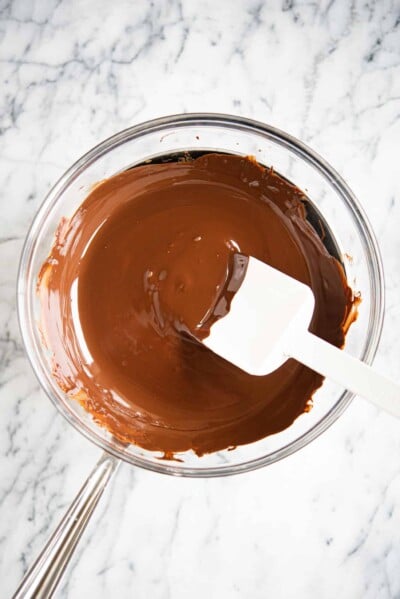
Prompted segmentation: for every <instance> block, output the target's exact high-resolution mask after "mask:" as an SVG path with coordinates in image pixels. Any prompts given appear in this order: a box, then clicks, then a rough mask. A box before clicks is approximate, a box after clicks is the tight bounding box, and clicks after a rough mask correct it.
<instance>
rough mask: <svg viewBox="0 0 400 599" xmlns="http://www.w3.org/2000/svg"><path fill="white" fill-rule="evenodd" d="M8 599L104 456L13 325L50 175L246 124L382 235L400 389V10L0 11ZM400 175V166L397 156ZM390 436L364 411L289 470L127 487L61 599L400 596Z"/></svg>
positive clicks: (1, 523)
mask: <svg viewBox="0 0 400 599" xmlns="http://www.w3.org/2000/svg"><path fill="white" fill-rule="evenodd" d="M0 75H1V85H0V132H1V144H0V207H1V219H0V306H1V308H0V368H1V370H0V473H1V475H0V596H1V597H2V598H6V597H9V596H10V595H11V594H12V592H13V590H14V589H15V587H16V585H17V583H18V581H19V579H20V578H21V576H22V574H23V572H24V570H25V569H26V568H27V567H28V565H29V564H30V563H31V562H32V559H33V558H35V555H36V554H37V552H38V551H39V549H40V548H41V547H42V545H43V543H44V541H45V540H46V539H47V537H48V535H49V533H50V532H51V531H52V529H53V528H54V526H55V525H56V523H57V521H58V520H59V518H60V516H61V515H62V513H63V511H64V510H65V508H66V506H67V505H68V504H69V502H70V501H71V499H72V497H73V495H74V494H75V492H76V490H77V489H78V487H79V485H80V484H81V482H82V481H83V480H84V479H85V477H86V475H87V474H88V472H89V471H90V469H91V467H92V465H93V464H94V462H95V461H96V460H97V458H98V455H99V450H98V449H97V448H96V447H94V446H92V445H91V444H90V443H89V442H88V441H86V440H85V439H84V438H82V437H81V436H79V435H78V433H76V432H75V431H74V430H72V429H71V428H70V427H69V426H68V425H67V423H66V422H65V421H64V420H63V419H62V417H61V416H60V415H58V414H57V413H56V411H55V409H54V408H53V406H52V405H51V404H50V402H49V401H48V400H47V399H46V397H45V396H44V393H43V392H42V391H41V390H40V389H39V388H38V384H37V382H36V380H35V378H34V376H33V374H32V372H31V369H30V367H29V365H28V362H27V359H26V357H25V354H24V350H23V347H22V344H21V340H20V335H19V331H18V325H17V316H16V306H15V282H16V273H17V264H18V258H19V253H20V250H21V247H22V243H23V239H24V236H25V234H26V231H27V228H28V226H29V223H30V221H31V219H32V217H33V215H34V213H35V211H36V209H37V208H38V206H39V204H40V203H41V201H42V199H43V197H44V195H45V193H46V192H47V191H48V190H49V188H50V187H51V185H52V184H53V183H54V182H55V181H56V179H57V178H58V176H59V175H60V174H61V173H62V172H63V171H64V170H65V168H66V167H68V166H69V165H70V164H71V163H72V162H73V161H74V160H75V159H76V158H78V157H79V156H80V155H81V154H82V153H83V152H85V151H86V150H88V149H89V148H90V147H91V146H93V145H94V144H96V143H97V142H99V141H100V140H102V139H103V138H105V137H107V136H109V135H110V134H112V133H114V132H116V131H117V130H119V129H122V128H124V127H126V126H128V125H131V124H134V123H138V122H140V121H143V120H145V119H148V118H152V117H155V116H159V115H165V114H169V113H177V112H182V111H215V112H217V111H220V112H228V113H234V114H240V115H246V116H249V117H254V118H257V119H260V120H263V121H265V122H268V123H270V124H272V125H275V126H278V127H280V128H282V129H285V130H287V131H288V132H290V133H292V134H294V135H296V136H298V137H300V138H301V139H302V140H304V141H306V142H307V143H309V144H310V145H311V146H312V147H314V148H315V149H316V150H317V151H319V152H320V153H321V154H322V155H324V156H325V157H326V158H327V159H328V161H330V162H331V163H332V164H333V165H334V166H335V167H336V168H337V170H338V171H339V172H340V173H341V174H342V175H343V176H344V177H345V179H346V180H347V181H348V183H349V184H350V186H351V187H352V188H353V190H354V191H355V193H356V195H357V196H358V197H359V198H360V200H361V202H362V204H363V206H364V208H365V210H366V212H367V214H368V216H369V218H370V220H371V223H372V225H373V227H374V230H375V232H376V234H377V236H378V239H379V242H380V247H381V251H382V255H383V261H384V265H385V273H386V287H387V306H386V321H385V327H384V332H383V336H382V342H381V345H380V349H379V352H378V356H377V359H376V366H377V367H378V368H380V369H381V371H382V372H384V373H386V374H388V375H391V376H393V377H396V378H397V379H398V380H399V379H400V367H399V364H400V340H399V333H400V274H399V273H400V236H399V227H400V200H399V197H400V184H399V181H400V179H399V170H398V168H399V167H398V164H399V160H398V156H399V139H400V3H399V0H375V1H374V0H369V1H366V0H362V1H361V0H353V1H352V2H349V1H347V0H321V1H314V2H310V1H300V0H282V1H278V0H276V1H275V0H269V1H266V2H262V1H258V0H256V1H253V0H233V1H229V0H221V1H220V2H215V1H214V2H212V1H209V0H198V1H194V0H192V1H191V0H187V1H186V2H183V1H180V0H169V1H168V0H165V1H164V0H154V1H153V2H147V1H146V0H136V1H135V2H131V1H122V0H119V1H114V2H109V1H108V0H87V1H82V2H78V1H75V2H74V1H69V0H36V1H34V0H0ZM396 154H397V155H396ZM399 530H400V424H399V423H398V422H397V421H395V420H394V419H393V418H390V417H389V416H387V415H385V414H383V413H379V412H378V411H377V410H376V409H374V408H373V407H371V406H370V405H367V404H366V403H365V402H362V401H361V400H358V401H355V402H353V404H352V405H351V407H350V408H349V409H348V410H347V412H346V413H345V414H344V415H343V416H342V417H341V418H340V420H339V421H338V422H337V423H336V424H335V425H334V426H333V427H332V428H331V429H330V430H329V431H328V432H327V433H326V434H324V435H323V436H322V437H320V438H319V439H318V440H316V441H315V442H313V443H312V444H311V445H309V446H308V447H307V448H305V449H304V450H302V451H301V452H300V453H298V454H296V455H294V456H292V457H290V458H288V459H286V460H285V461H283V462H281V463H279V464H276V465H274V466H271V467H269V468H266V469H264V470H260V471H257V472H253V473H250V474H246V475H242V476H239V477H233V478H227V479H215V480H175V479H172V478H168V477H165V476H161V475H155V474H151V473H148V472H144V471H139V470H134V469H133V468H131V467H129V466H126V465H124V466H122V468H121V469H120V471H119V472H118V474H117V477H116V479H115V480H114V483H113V485H112V486H111V487H110V488H109V490H108V491H107V493H106V495H105V496H104V498H103V501H102V503H101V505H100V507H99V510H98V512H97V513H96V515H95V517H94V519H93V521H92V522H91V523H90V525H89V528H88V530H87V532H86V534H85V536H84V538H83V540H82V543H81V545H80V547H79V550H78V552H77V554H76V556H75V558H74V559H73V562H72V564H71V567H70V568H69V569H68V572H67V575H66V577H65V579H64V581H63V583H62V585H61V587H60V589H59V591H58V594H57V596H58V597H60V598H64V599H65V598H67V597H68V598H74V599H75V598H81V597H89V596H92V597H96V598H98V599H105V598H111V597H116V596H118V597H121V598H128V597H129V598H130V597H135V598H136V599H145V598H148V597H151V598H152V599H167V598H172V597H173V598H174V599H180V598H183V597H188V596H190V597H195V598H197V597H198V598H200V597H203V596H205V595H206V596H207V597H209V598H210V599H211V598H214V597H215V598H217V597H218V598H220V597H223V598H224V599H238V598H248V597H252V599H259V598H260V599H261V598H265V597H274V598H275V599H276V598H284V599H291V598H294V597H296V599H303V598H304V599H309V598H314V597H316V598H328V599H331V598H332V599H333V598H336V597H341V598H342V599H358V598H360V599H361V598H362V599H378V598H379V599H389V598H396V597H400V567H399V565H400V536H399Z"/></svg>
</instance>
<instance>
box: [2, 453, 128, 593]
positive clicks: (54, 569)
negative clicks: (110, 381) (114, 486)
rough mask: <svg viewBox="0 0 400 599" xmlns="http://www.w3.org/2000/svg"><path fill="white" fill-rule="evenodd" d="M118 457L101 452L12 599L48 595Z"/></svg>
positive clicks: (68, 559) (66, 561) (66, 563)
mask: <svg viewBox="0 0 400 599" xmlns="http://www.w3.org/2000/svg"><path fill="white" fill-rule="evenodd" d="M119 464H120V460H119V459H118V458H115V457H113V456H111V455H110V454H108V453H107V452H104V454H103V455H102V456H101V458H100V460H99V461H98V462H97V464H96V466H95V467H94V469H93V470H92V472H91V473H90V475H89V477H88V478H87V480H86V482H85V483H84V484H83V486H82V488H81V489H80V491H79V493H78V494H77V496H76V497H75V499H74V501H73V502H72V504H71V506H70V507H69V508H68V511H67V512H66V514H65V515H64V517H63V519H62V520H61V522H60V524H59V525H58V527H57V528H56V530H55V531H54V533H53V534H52V536H51V537H50V539H49V540H48V541H47V543H46V545H45V546H44V548H43V550H42V551H41V553H40V555H39V556H38V558H37V559H36V561H35V562H34V564H33V565H32V566H31V567H30V569H29V570H28V572H27V573H26V574H25V576H24V578H23V580H22V582H21V584H20V585H19V587H18V589H17V590H16V591H15V593H14V595H13V598H12V599H33V598H34V599H49V598H50V597H51V596H52V595H53V593H54V591H55V590H56V588H57V585H58V583H59V582H60V580H61V578H62V575H63V574H64V571H65V568H66V567H67V565H68V563H69V561H70V559H71V556H72V554H73V552H74V550H75V547H76V546H77V544H78V542H79V539H80V537H81V535H82V533H83V531H84V530H85V528H86V525H87V523H88V522H89V519H90V517H91V515H92V514H93V512H94V509H95V507H96V505H97V503H98V501H99V499H100V497H101V496H102V494H103V491H104V489H105V488H106V486H107V484H108V482H109V481H110V479H111V477H112V475H113V474H114V472H115V471H116V470H117V468H118V466H119Z"/></svg>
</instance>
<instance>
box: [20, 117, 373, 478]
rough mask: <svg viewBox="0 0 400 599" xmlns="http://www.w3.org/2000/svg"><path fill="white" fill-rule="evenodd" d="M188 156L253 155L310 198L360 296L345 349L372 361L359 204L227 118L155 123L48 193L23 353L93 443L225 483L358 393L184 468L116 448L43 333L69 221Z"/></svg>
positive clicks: (317, 404) (309, 157)
mask: <svg viewBox="0 0 400 599" xmlns="http://www.w3.org/2000/svg"><path fill="white" fill-rule="evenodd" d="M185 150H188V151H221V152H229V153H233V154H239V155H253V156H255V157H256V159H257V160H258V161H259V162H260V163H262V164H264V165H267V166H273V167H274V169H275V170H276V171H278V172H279V173H280V174H281V175H283V176H285V177H286V178H287V179H289V180H291V181H292V182H294V183H295V184H296V185H297V186H298V187H300V188H301V189H303V190H304V191H305V192H306V194H307V196H308V197H309V199H310V200H311V201H312V203H313V205H314V207H315V208H316V209H317V211H319V212H320V213H321V216H322V217H323V219H325V221H327V223H328V224H329V227H330V229H331V231H332V232H333V236H334V239H335V243H336V249H337V251H338V252H339V255H340V256H341V259H342V262H343V264H344V266H345V269H346V273H347V278H348V281H349V284H350V285H351V286H352V288H353V290H354V291H356V292H359V293H360V294H361V297H362V303H361V305H360V307H359V316H358V319H357V321H356V322H355V323H354V324H353V325H352V327H351V328H350V331H349V333H348V335H347V337H346V351H347V352H349V353H350V354H352V355H354V356H356V357H357V358H359V359H361V360H363V361H364V362H366V363H371V361H372V359H373V357H374V355H375V352H376V349H377V346H378V342H379V337H380V334H381V329H382V321H383V308H384V285H383V272H382V265H381V259H380V255H379V250H378V247H377V243H376V240H375V237H374V235H373V233H372V231H371V227H370V225H369V223H368V221H367V219H366V217H365V215H364V212H363V210H362V208H361V207H360V205H359V203H358V201H357V199H356V198H355V197H354V195H353V193H352V192H351V190H350V189H349V188H348V186H347V185H346V183H345V182H344V181H343V179H342V178H341V177H340V176H339V175H338V174H337V173H336V172H335V170H334V169H333V168H332V167H331V166H329V165H328V164H327V163H326V162H325V160H323V159H322V158H321V157H320V156H318V155H317V154H316V153H315V152H313V151H312V150H311V149H310V148H308V147H307V146H306V145H304V144H303V143H301V142H300V141H298V140H296V139H295V138H293V137H291V136H290V135H288V134H286V133H284V132H282V131H279V130H278V129H275V128H273V127H270V126H268V125H264V124H262V123H259V122H256V121H252V120H249V119H244V118H241V117H234V116H228V115H219V114H183V115H176V116H170V117H165V118H159V119H155V120H152V121H148V122H146V123H143V124H140V125H137V126H134V127H130V128H129V129H126V130H124V131H121V132H120V133H117V134H116V135H113V136H112V137H110V138H109V139H107V140H105V141H103V142H102V143H100V144H99V145H97V146H96V147H95V148H93V149H92V150H90V151H89V152H88V153H87V154H85V155H84V156H83V157H82V158H80V159H79V160H78V161H77V162H76V163H75V164H74V165H73V166H72V167H71V168H70V169H69V170H68V171H67V172H66V173H65V174H64V175H63V176H62V177H61V179H60V180H59V181H58V182H57V183H56V185H55V186H54V187H53V189H52V190H51V191H50V192H49V194H48V195H47V197H46V199H45V200H44V202H43V204H42V206H41V208H40V210H39V211H38V213H37V215H36V217H35V219H34V221H33V223H32V226H31V228H30V230H29V232H28V235H27V238H26V242H25V245H24V248H23V252H22V257H21V263H20V269H19V275H18V313H19V321H20V327H21V333H22V337H23V341H24V344H25V348H26V351H27V354H28V357H29V360H30V362H31V364H32V367H33V369H34V371H35V374H36V376H37V378H38V379H39V382H40V384H41V386H42V387H43V389H44V390H45V391H46V393H47V395H48V396H49V397H50V399H51V401H52V402H53V403H54V405H55V406H56V407H57V409H58V410H59V411H60V412H61V414H63V416H64V417H65V418H66V419H67V420H68V422H70V424H72V426H74V427H75V428H76V429H77V430H78V431H80V432H81V433H82V434H83V435H85V436H86V437H87V438H88V439H89V440H90V441H92V442H93V443H95V444H97V445H98V446H100V447H102V448H103V449H105V450H106V451H107V452H109V453H111V454H113V455H114V456H116V457H119V458H121V459H123V460H125V461H126V462H129V463H131V464H134V465H136V466H141V467H143V468H147V469H149V470H153V471H157V472H162V473H166V474H173V475H177V476H193V477H204V476H221V475H228V474H234V473H239V472H245V471H248V470H252V469H255V468H259V467H261V466H265V465H267V464H271V463H273V462H276V461H277V460H280V459H282V458H284V457H286V456H289V455H290V454H292V453H293V452H295V451H297V450H298V449H300V448H302V447H304V446H305V445H306V444H307V443H309V442H310V441H312V440H313V439H315V438H316V437H317V436H318V435H320V434H321V433H322V432H323V431H325V430H326V429H327V428H328V427H329V426H330V425H331V424H332V423H333V422H334V421H335V420H336V419H337V418H338V417H339V415H340V414H342V412H343V411H344V409H345V408H346V407H347V406H348V405H349V403H350V401H351V399H352V397H353V395H352V394H351V393H350V392H348V391H346V390H345V389H343V388H341V387H339V386H338V385H336V384H334V383H332V382H330V381H325V383H324V384H323V386H322V387H321V388H320V389H319V390H318V391H317V392H316V393H315V394H314V407H313V409H312V410H311V412H309V413H305V414H303V415H301V416H300V417H299V418H298V419H297V420H296V421H295V422H294V423H293V424H292V425H291V426H290V427H289V428H288V429H286V430H285V431H283V432H281V433H278V434H275V435H271V436H269V437H266V438H265V439H262V440H261V441H257V442H255V443H251V444H248V445H244V446H241V447H237V448H236V449H234V450H225V451H220V452H218V453H214V454H209V455H205V456H202V457H201V458H199V457H197V456H196V455H195V454H194V453H193V452H185V453H182V454H179V456H177V457H179V459H180V460H182V461H168V460H165V459H161V454H159V453H153V452H149V451H146V450H143V449H141V448H140V447H137V446H135V445H128V446H127V445H123V444H121V443H120V442H118V441H117V440H116V439H115V438H114V437H113V436H112V435H111V434H110V433H109V432H108V431H107V430H106V429H104V428H101V427H100V426H98V425H97V424H95V423H94V421H93V420H92V418H91V416H90V415H89V414H88V413H86V412H85V411H84V410H83V408H82V407H81V406H80V405H79V403H78V402H77V401H75V400H73V399H71V398H70V397H68V395H67V394H66V393H64V392H63V391H62V390H61V389H60V388H59V387H58V385H57V384H56V382H55V380H54V379H53V377H52V374H51V355H50V354H49V352H48V351H47V350H46V348H45V347H44V346H43V344H42V341H41V334H40V330H39V326H38V322H39V315H40V306H39V299H38V296H37V293H36V283H37V276H38V273H39V270H40V267H41V265H42V263H43V261H44V260H45V259H46V257H47V255H48V253H49V251H50V248H51V245H52V242H53V237H54V233H55V230H56V227H57V225H58V223H59V221H60V219H61V218H62V217H67V218H68V217H70V216H72V214H73V213H74V212H75V210H76V209H77V208H78V206H79V205H80V204H81V203H82V201H83V200H84V198H85V197H86V196H87V194H88V193H89V191H90V189H91V188H92V186H93V184H95V183H96V182H98V181H100V180H102V179H106V178H108V177H111V176H112V175H114V174H115V173H117V172H119V171H122V170H125V169H127V168H129V167H131V166H133V165H135V164H138V163H142V162H144V161H145V160H148V159H151V158H155V157H157V156H160V155H163V154H168V153H171V152H182V151H185Z"/></svg>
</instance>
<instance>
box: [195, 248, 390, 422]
mask: <svg viewBox="0 0 400 599" xmlns="http://www.w3.org/2000/svg"><path fill="white" fill-rule="evenodd" d="M235 258H239V259H240V257H239V256H235ZM241 259H242V260H243V257H241ZM246 261H247V260H246ZM313 310H314V295H313V293H312V291H311V289H310V287H308V286H307V285H304V284H303V283H299V282H298V281H296V280H295V279H292V278H291V277H289V276H287V275H285V274H283V273H282V272H280V271H279V270H276V269H275V268H272V267H271V266H268V265H267V264H264V263H263V262H260V261H259V260H257V259H256V258H252V257H250V258H249V259H248V264H247V270H246V273H245V275H244V279H243V281H242V283H241V285H240V287H239V289H238V291H236V293H235V295H234V297H233V300H232V302H231V306H230V311H229V312H228V314H227V315H226V316H224V317H223V318H220V319H219V320H217V321H216V322H215V323H214V324H213V325H212V326H211V329H210V334H209V336H208V337H206V338H205V339H203V341H202V342H203V343H204V345H206V346H207V347H209V348H210V349H211V350H212V351H213V352H215V353H216V354H219V355H220V356H222V357H223V358H225V359H226V360H229V362H232V363H233V364H235V365H236V366H238V367H239V368H241V369H242V370H245V371H246V372H248V373H250V374H253V375H265V374H269V373H270V372H272V371H273V370H276V369H277V368H278V367H279V366H281V365H282V364H283V363H284V362H285V361H286V360H287V359H288V358H295V359H296V360H298V361H299V362H301V363H302V364H305V365H306V366H309V367H310V368H312V369H313V370H315V371H316V372H319V373H320V374H322V375H323V376H326V377H328V378H330V379H332V380H334V381H336V382H337V383H340V384H341V385H343V386H344V387H345V388H347V389H349V390H350V391H353V392H354V393H356V394H358V395H361V396H362V397H364V398H365V399H369V400H370V401H371V402H372V403H374V404H375V405H377V406H379V407H380V408H383V409H384V410H387V411H388V412H390V413H391V414H393V415H395V416H398V417H400V385H398V384H396V383H395V382H393V381H391V380H389V379H387V378H386V377H384V376H382V375H381V374H379V373H377V372H376V371H375V370H373V369H372V368H371V367H370V366H367V365H366V364H364V363H363V362H360V361H359V360H357V359H356V358H353V357H352V356H350V355H349V354H346V353H345V352H344V351H342V350H340V349H338V348H337V347H335V346H333V345H331V344H330V343H327V342H326V341H324V340H322V339H320V338H319V337H316V336H315V335H313V334H312V333H310V332H309V331H308V327H309V325H310V321H311V318H312V315H313Z"/></svg>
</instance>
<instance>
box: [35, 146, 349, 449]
mask: <svg viewBox="0 0 400 599" xmlns="http://www.w3.org/2000/svg"><path fill="white" fill-rule="evenodd" d="M306 204H307V201H306V198H305V196H304V194H303V193H302V192H301V191H300V190H299V189H298V188H297V187H295V186H294V185H292V184H291V183H289V182H288V181H287V180H285V179H284V178H282V177H281V176H279V175H278V174H277V173H275V172H274V171H273V170H272V169H267V168H264V167H262V166H260V165H259V164H257V163H256V162H255V161H254V160H253V159H249V158H241V157H237V156H231V155H225V154H206V155H204V156H201V157H200V158H197V159H195V160H192V161H186V162H172V163H166V164H149V165H144V166H137V167H135V168H133V169H131V170H128V171H125V172H123V173H121V174H118V175H116V176H114V177H112V178H110V179H108V180H106V181H104V182H102V183H100V184H99V185H98V186H96V187H95V189H94V190H93V191H92V192H91V193H90V194H89V196H88V197H87V199H86V200H85V201H84V202H83V204H82V205H81V206H80V208H79V209H78V210H77V211H76V213H75V214H74V216H73V217H72V218H71V219H70V220H69V221H63V222H61V223H60V226H59V228H58V231H57V235H56V240H55V243H54V246H53V248H52V250H51V254H50V256H49V258H48V260H47V261H46V263H45V264H44V265H43V268H42V271H41V274H40V277H39V290H40V294H41V306H42V328H43V333H44V337H45V342H46V344H47V346H48V348H49V349H50V350H51V351H52V352H53V355H54V360H53V364H54V376H55V377H56V380H57V382H58V384H59V385H60V386H61V387H62V388H63V389H64V390H66V391H67V392H69V393H70V394H71V396H72V397H74V398H76V399H77V400H78V401H80V403H81V404H82V405H83V406H84V407H85V409H86V410H88V411H89V412H90V413H91V414H92V415H93V417H94V419H95V420H96V421H97V422H98V423H99V424H101V425H103V426H106V427H107V428H108V429H109V430H110V431H111V432H112V433H113V434H114V435H115V436H116V437H118V438H120V439H121V440H123V441H128V442H131V443H136V444H138V445H140V446H142V447H144V448H146V449H149V450H159V451H162V452H164V453H165V454H167V455H171V454H172V453H175V452H181V451H185V450H189V449H193V450H194V451H195V452H196V453H197V454H198V455H201V454H203V453H207V452H213V451H217V450H220V449H224V448H227V447H232V446H236V445H241V444H245V443H250V442H252V441H256V440H258V439H260V438H263V437H265V436H267V435H269V434H272V433H275V432H278V431H281V430H283V429H285V428H286V427H288V426H289V425H290V424H291V423H292V422H293V421H294V419H295V418H296V417H297V416H299V415H300V414H301V413H303V412H304V411H306V410H308V409H309V408H310V405H311V397H312V394H313V393H314V391H315V390H316V389H317V388H318V387H319V386H320V385H321V383H322V380H323V379H322V377H321V376H319V375H318V374H316V373H315V372H313V371H311V370H310V369H308V368H306V367H305V366H303V365H301V364H299V363H297V362H296V361H294V360H288V361H287V362H286V363H285V364H284V365H283V366H282V367H281V368H279V369H278V370H276V371H275V372H274V373H272V374H270V375H268V376H265V377H254V376H251V375H248V374H246V373H244V372H243V371H241V370H239V369H238V368H236V367H235V366H233V365H232V364H230V363H228V362H226V361H224V360H223V359H222V358H220V357H218V356H216V355H215V354H213V353H212V352H211V351H209V350H208V349H207V348H206V347H204V346H203V345H201V344H199V343H196V342H194V341H193V340H192V339H191V338H189V336H188V335H186V331H187V330H188V329H189V330H196V329H200V328H201V326H202V325H204V323H206V322H209V318H210V315H211V314H215V315H223V314H224V313H225V312H226V311H227V310H228V309H229V305H228V304H229V302H227V304H226V305H225V304H224V305H217V302H218V298H219V297H220V290H221V289H222V288H223V287H224V286H225V285H226V282H227V280H228V279H229V277H230V269H231V267H232V259H233V255H234V254H235V253H236V252H240V253H243V254H246V255H251V256H255V257H256V258H258V259H259V260H262V261H264V262H266V263H268V264H270V265H272V266H274V267H275V268H278V269H279V270H281V271H283V272H285V273H287V274H289V275H290V276H292V277H295V278H296V279H298V280H299V281H302V282H303V283H306V284H308V285H310V286H311V287H312V289H313V292H314V295H315V300H316V307H315V312H314V316H313V320H312V323H311V327H310V330H311V331H312V332H314V333H316V334H317V335H319V336H320V337H322V338H323V339H325V340H327V341H329V342H330V343H333V344H334V345H336V346H338V347H341V346H343V343H344V335H345V332H346V330H347V327H348V326H349V324H350V322H351V321H352V320H353V319H354V310H353V308H354V302H353V295H352V292H351V290H350V289H349V287H348V286H347V283H346V279H345V276H344V272H343V269H342V267H341V265H340V263H339V262H338V261H337V260H336V259H335V258H334V257H332V256H331V255H330V254H329V252H328V251H327V249H326V248H325V246H324V244H323V243H322V241H321V239H320V238H319V237H318V235H317V233H316V231H315V229H314V228H313V227H312V226H311V225H310V224H309V222H308V221H307V220H306V209H305V205H306Z"/></svg>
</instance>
